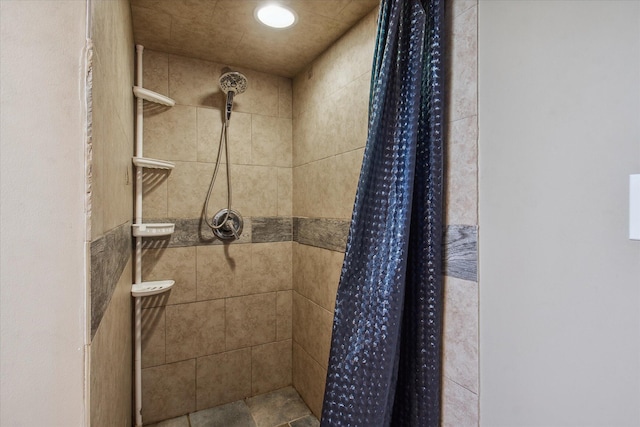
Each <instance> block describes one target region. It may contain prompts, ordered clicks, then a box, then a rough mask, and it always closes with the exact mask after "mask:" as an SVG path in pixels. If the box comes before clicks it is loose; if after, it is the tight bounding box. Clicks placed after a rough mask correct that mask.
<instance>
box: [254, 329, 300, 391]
mask: <svg viewBox="0 0 640 427" xmlns="http://www.w3.org/2000/svg"><path fill="white" fill-rule="evenodd" d="M291 359H292V350H291V340H290V339H289V340H286V341H280V342H274V343H269V344H264V345H259V346H256V347H252V348H251V393H252V394H253V395H257V394H262V393H267V392H269V391H273V390H277V389H280V388H283V387H287V386H289V385H291V368H292V366H291V364H292V361H291Z"/></svg>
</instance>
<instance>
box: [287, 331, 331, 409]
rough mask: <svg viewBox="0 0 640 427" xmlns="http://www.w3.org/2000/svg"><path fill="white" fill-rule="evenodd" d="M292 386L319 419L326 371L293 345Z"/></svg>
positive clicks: (296, 345)
mask: <svg viewBox="0 0 640 427" xmlns="http://www.w3.org/2000/svg"><path fill="white" fill-rule="evenodd" d="M292 373H293V386H294V387H295V388H296V390H297V391H298V393H300V396H301V397H302V399H303V400H304V402H305V403H306V404H307V406H308V407H309V409H311V412H313V414H314V415H315V416H316V417H317V418H320V416H321V415H322V400H323V398H324V387H325V381H326V379H327V370H326V369H325V368H323V367H321V366H320V365H319V364H318V362H316V361H315V360H313V358H312V357H311V356H309V355H308V354H307V352H306V351H304V349H303V348H302V347H300V346H299V345H298V344H296V342H295V341H294V343H293V372H292Z"/></svg>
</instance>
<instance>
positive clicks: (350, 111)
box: [322, 71, 371, 154]
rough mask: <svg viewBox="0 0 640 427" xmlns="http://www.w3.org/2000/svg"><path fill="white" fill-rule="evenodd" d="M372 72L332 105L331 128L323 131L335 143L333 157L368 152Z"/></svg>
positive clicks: (337, 96)
mask: <svg viewBox="0 0 640 427" xmlns="http://www.w3.org/2000/svg"><path fill="white" fill-rule="evenodd" d="M370 82H371V72H370V71H368V72H365V73H364V74H362V75H360V76H359V77H358V78H356V79H355V80H353V81H352V82H350V83H349V84H347V85H346V86H345V88H344V89H343V90H340V91H338V92H336V93H335V94H334V95H333V96H331V98H330V102H329V106H330V108H329V111H327V114H328V115H329V123H330V126H329V127H328V128H327V129H323V130H322V131H323V132H324V133H325V134H326V135H327V136H328V137H329V138H330V139H331V140H332V141H334V144H335V147H334V152H333V153H332V154H341V153H346V152H348V151H351V150H355V149H356V148H364V146H365V144H366V142H367V128H368V124H369V123H368V121H369V85H370Z"/></svg>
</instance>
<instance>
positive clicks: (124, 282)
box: [90, 262, 133, 426]
mask: <svg viewBox="0 0 640 427" xmlns="http://www.w3.org/2000/svg"><path fill="white" fill-rule="evenodd" d="M130 278H131V263H130V262H129V263H127V265H126V267H125V268H124V270H123V272H122V275H121V276H120V279H119V280H118V284H117V286H116V288H115V290H114V293H113V296H112V298H111V304H109V307H108V308H107V310H106V312H105V313H104V317H103V320H102V322H101V324H100V327H99V328H98V331H97V332H96V334H95V336H94V337H93V340H92V341H91V347H90V351H91V372H90V380H91V384H90V387H91V395H92V399H91V423H92V425H114V424H117V425H125V426H126V425H130V424H127V422H128V421H129V420H130V419H131V412H132V411H131V379H132V377H133V375H132V366H133V363H132V362H133V360H132V354H133V349H132V339H131V330H132V327H133V324H132V319H131V312H132V304H131V303H132V299H131V280H130Z"/></svg>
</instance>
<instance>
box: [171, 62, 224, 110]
mask: <svg viewBox="0 0 640 427" xmlns="http://www.w3.org/2000/svg"><path fill="white" fill-rule="evenodd" d="M222 68H223V67H222V65H220V64H217V63H215V62H210V61H203V60H200V59H194V58H187V57H184V56H177V55H169V96H170V97H171V98H173V99H174V100H175V101H176V103H178V104H181V105H194V106H202V107H213V108H217V109H222V107H223V105H224V93H223V92H222V91H221V90H220V86H219V85H218V80H219V78H220V75H221V74H222Z"/></svg>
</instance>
